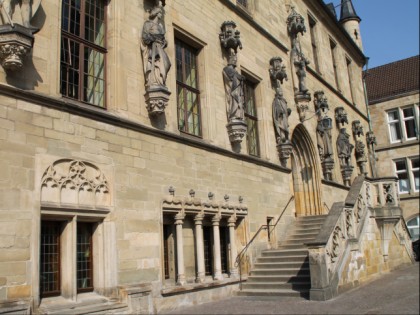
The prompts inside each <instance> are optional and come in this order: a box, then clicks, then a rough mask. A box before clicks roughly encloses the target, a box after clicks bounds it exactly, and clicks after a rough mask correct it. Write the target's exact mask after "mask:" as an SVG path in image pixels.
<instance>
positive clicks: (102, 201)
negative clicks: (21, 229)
mask: <svg viewBox="0 0 420 315" xmlns="http://www.w3.org/2000/svg"><path fill="white" fill-rule="evenodd" d="M40 186H41V187H40V189H41V196H40V198H41V206H42V207H44V208H45V207H54V208H72V209H74V208H76V209H96V210H101V209H102V210H106V212H109V208H110V207H111V195H110V189H109V183H108V180H107V178H106V177H105V175H104V173H103V172H102V170H101V169H100V168H99V167H98V166H96V165H94V164H92V163H90V162H86V161H82V160H74V159H58V160H56V161H55V162H53V163H52V164H50V165H49V166H48V167H47V169H46V170H45V171H44V173H43V175H42V178H41V185H40Z"/></svg>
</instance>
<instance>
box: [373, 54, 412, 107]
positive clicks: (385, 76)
mask: <svg viewBox="0 0 420 315" xmlns="http://www.w3.org/2000/svg"><path fill="white" fill-rule="evenodd" d="M419 67H420V56H419V55H417V56H413V57H410V58H407V59H402V60H398V61H395V62H391V63H388V64H386V65H382V66H379V67H375V68H372V69H369V70H368V74H367V76H366V90H367V95H368V102H369V104H373V103H378V102H379V101H381V100H385V99H388V98H393V97H396V96H398V95H402V94H405V93H408V92H412V91H416V90H417V91H418V90H419Z"/></svg>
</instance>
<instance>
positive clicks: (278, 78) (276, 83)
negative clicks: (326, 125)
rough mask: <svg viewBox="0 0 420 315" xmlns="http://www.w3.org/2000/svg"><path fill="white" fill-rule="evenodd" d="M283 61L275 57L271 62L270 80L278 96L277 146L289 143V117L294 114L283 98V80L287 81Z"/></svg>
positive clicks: (275, 116)
mask: <svg viewBox="0 0 420 315" xmlns="http://www.w3.org/2000/svg"><path fill="white" fill-rule="evenodd" d="M282 62H283V60H282V59H281V58H280V57H273V58H271V60H270V66H271V67H270V69H269V73H270V78H271V80H272V85H273V87H274V90H275V91H276V95H275V97H274V100H273V105H272V107H273V123H274V129H275V132H276V140H277V144H280V143H286V142H288V141H289V123H288V117H289V116H290V113H291V112H292V111H291V109H290V108H288V107H287V101H286V99H285V98H284V97H283V91H282V88H281V84H282V83H283V80H286V81H287V73H286V66H284V65H283V64H282Z"/></svg>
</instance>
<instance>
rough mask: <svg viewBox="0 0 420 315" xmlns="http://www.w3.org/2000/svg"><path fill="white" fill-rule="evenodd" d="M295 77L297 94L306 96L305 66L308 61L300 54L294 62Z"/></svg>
mask: <svg viewBox="0 0 420 315" xmlns="http://www.w3.org/2000/svg"><path fill="white" fill-rule="evenodd" d="M293 63H294V65H295V70H296V76H297V79H298V82H299V83H298V93H300V94H307V93H308V88H307V87H306V66H307V65H308V64H309V61H308V60H307V59H306V58H305V56H304V55H303V53H300V54H299V55H298V57H297V60H295V61H294V62H293Z"/></svg>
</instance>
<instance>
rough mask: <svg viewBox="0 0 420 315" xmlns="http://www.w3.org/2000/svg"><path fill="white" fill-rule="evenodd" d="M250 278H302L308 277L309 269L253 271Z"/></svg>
mask: <svg viewBox="0 0 420 315" xmlns="http://www.w3.org/2000/svg"><path fill="white" fill-rule="evenodd" d="M250 274H251V276H288V277H295V276H304V275H309V267H305V268H281V269H280V268H270V269H262V268H261V269H258V270H257V269H253V270H251V273H250Z"/></svg>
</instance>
